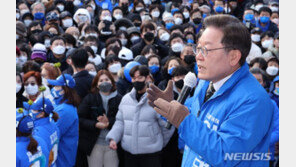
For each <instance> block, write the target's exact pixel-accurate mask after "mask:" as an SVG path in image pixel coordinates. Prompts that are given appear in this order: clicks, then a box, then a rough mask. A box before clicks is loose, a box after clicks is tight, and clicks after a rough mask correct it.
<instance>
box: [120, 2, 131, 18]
mask: <svg viewBox="0 0 296 167" xmlns="http://www.w3.org/2000/svg"><path fill="white" fill-rule="evenodd" d="M118 7H120V8H121V10H122V13H123V17H127V18H129V17H131V16H132V15H133V14H132V12H129V7H130V2H129V0H119V2H118Z"/></svg>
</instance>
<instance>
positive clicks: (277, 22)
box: [272, 18, 280, 25]
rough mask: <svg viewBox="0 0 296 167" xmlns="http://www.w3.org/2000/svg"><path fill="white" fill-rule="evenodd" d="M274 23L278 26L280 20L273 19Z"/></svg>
mask: <svg viewBox="0 0 296 167" xmlns="http://www.w3.org/2000/svg"><path fill="white" fill-rule="evenodd" d="M272 22H274V23H275V24H276V25H279V22H280V20H279V19H278V18H274V19H272Z"/></svg>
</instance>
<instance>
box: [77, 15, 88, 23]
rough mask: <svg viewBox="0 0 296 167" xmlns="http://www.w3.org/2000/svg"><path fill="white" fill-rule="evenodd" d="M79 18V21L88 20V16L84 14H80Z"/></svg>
mask: <svg viewBox="0 0 296 167" xmlns="http://www.w3.org/2000/svg"><path fill="white" fill-rule="evenodd" d="M78 19H79V23H85V22H86V21H87V20H88V17H87V16H84V15H82V16H78Z"/></svg>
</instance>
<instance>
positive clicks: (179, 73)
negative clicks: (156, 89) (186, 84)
mask: <svg viewBox="0 0 296 167" xmlns="http://www.w3.org/2000/svg"><path fill="white" fill-rule="evenodd" d="M187 73H188V70H187V69H186V68H185V67H184V66H182V65H180V66H178V67H176V68H175V69H174V70H173V72H172V77H176V76H182V75H186V74H187Z"/></svg>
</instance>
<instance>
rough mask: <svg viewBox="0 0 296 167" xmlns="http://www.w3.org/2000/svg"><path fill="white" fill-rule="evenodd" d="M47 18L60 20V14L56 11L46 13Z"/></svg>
mask: <svg viewBox="0 0 296 167" xmlns="http://www.w3.org/2000/svg"><path fill="white" fill-rule="evenodd" d="M46 20H47V21H51V20H59V16H58V15H57V14H56V12H49V13H47V15H46Z"/></svg>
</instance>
